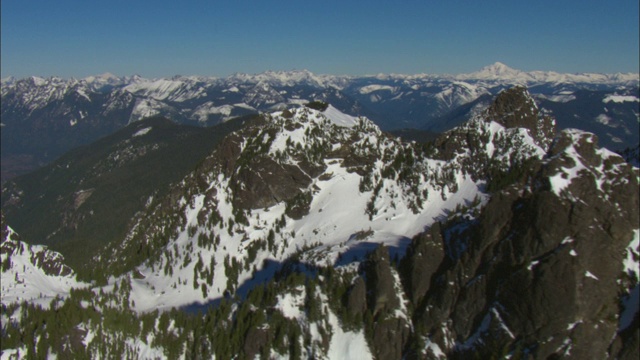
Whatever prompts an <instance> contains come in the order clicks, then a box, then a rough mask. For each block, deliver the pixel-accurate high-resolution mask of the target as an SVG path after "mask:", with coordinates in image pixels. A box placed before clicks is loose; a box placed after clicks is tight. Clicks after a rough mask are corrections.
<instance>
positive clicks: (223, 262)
mask: <svg viewBox="0 0 640 360" xmlns="http://www.w3.org/2000/svg"><path fill="white" fill-rule="evenodd" d="M311 107H312V108H310V107H297V108H290V109H285V110H279V111H276V112H273V113H270V114H265V115H262V116H261V117H259V118H256V119H255V121H252V122H249V123H247V124H245V126H243V127H242V128H241V129H239V130H238V131H236V132H234V133H231V134H229V135H228V136H227V137H225V139H224V140H223V141H222V142H220V143H219V144H218V145H217V146H216V148H215V150H213V151H211V152H210V153H209V154H208V156H207V157H206V158H205V159H203V160H202V161H201V162H200V163H199V164H198V165H197V167H196V168H195V169H194V170H193V171H191V172H190V173H189V174H187V175H186V176H184V177H183V178H182V179H181V180H180V181H178V182H176V183H174V185H173V186H172V187H171V191H170V192H169V193H167V194H166V195H164V196H158V197H154V199H152V200H151V201H149V202H148V203H147V205H146V207H145V209H144V210H143V211H141V212H140V213H139V214H138V215H137V216H136V217H135V218H134V219H133V222H132V225H131V226H130V227H129V231H128V234H127V235H126V237H125V238H123V239H121V242H114V243H113V244H111V245H110V246H107V247H106V248H105V249H104V251H103V252H101V254H100V255H99V256H96V257H92V258H91V259H86V261H87V262H89V263H90V264H91V267H93V269H94V270H95V272H96V273H98V272H105V271H106V273H107V274H108V275H110V276H109V277H108V278H106V279H104V278H103V279H100V280H99V281H98V282H97V283H95V284H94V285H93V286H94V287H93V288H92V289H88V290H81V289H79V290H74V291H72V292H71V294H70V296H69V298H68V299H66V300H64V305H62V306H60V305H55V306H56V309H57V313H59V314H67V313H68V312H69V311H75V312H76V315H75V316H73V317H70V318H72V319H73V320H71V321H70V322H67V321H65V322H60V324H61V325H60V326H64V327H65V328H64V329H65V332H64V333H66V334H69V333H74V334H77V337H78V339H79V340H78V341H77V342H76V343H73V342H69V343H68V344H67V343H65V342H62V343H61V342H60V341H59V340H56V339H58V338H57V337H56V336H53V335H55V334H54V333H53V332H52V331H53V330H52V328H51V327H42V326H35V327H34V328H35V329H36V333H37V334H39V335H40V339H51V341H50V342H49V343H45V345H42V344H43V343H42V340H40V342H38V341H35V342H34V341H30V340H27V341H25V342H24V343H20V342H19V340H18V339H20V332H19V331H18V330H15V329H14V328H12V327H11V326H7V327H6V328H7V329H8V330H7V332H6V333H7V334H8V335H7V340H6V341H5V339H3V347H4V346H7V349H12V350H15V349H20V351H21V352H29V353H32V354H41V353H48V352H49V351H51V352H53V353H56V354H61V355H65V356H72V354H75V355H76V357H77V356H81V355H86V356H89V357H91V356H93V357H95V356H101V357H107V356H118V355H119V356H123V354H127V353H128V354H146V355H144V357H149V358H152V357H158V356H159V357H168V358H175V357H180V356H184V357H196V356H202V357H213V356H216V358H227V357H230V356H232V354H235V355H236V356H238V357H240V358H255V357H256V356H258V355H259V356H261V357H266V358H284V357H293V358H303V357H313V358H334V357H340V356H347V354H353V353H354V352H356V353H357V355H358V356H362V357H365V358H384V359H400V358H431V359H434V358H435V359H442V358H468V357H473V356H477V357H481V358H491V357H504V356H510V357H514V356H515V357H518V356H523V357H533V358H548V357H549V356H552V357H553V356H560V357H574V358H584V357H585V356H590V355H593V354H596V355H597V356H598V357H611V358H617V357H620V358H624V359H627V358H628V359H633V358H634V356H637V338H638V328H637V326H635V325H633V324H637V322H638V312H637V310H635V311H634V309H633V307H632V304H633V301H634V299H635V298H634V296H637V289H638V270H637V259H638V234H639V233H640V232H639V229H638V203H639V196H638V188H639V187H638V179H639V178H640V176H639V173H638V171H639V170H638V168H634V167H632V166H630V165H628V164H626V163H625V162H624V161H623V159H622V158H621V157H620V156H618V155H616V154H614V153H612V152H610V151H608V150H606V149H601V148H598V145H597V137H596V136H594V135H592V134H589V133H586V132H583V131H580V130H569V129H564V130H561V131H560V132H558V133H556V131H557V130H556V129H555V124H554V122H553V120H552V119H551V118H549V117H548V116H547V114H546V113H545V112H544V111H542V109H540V108H538V106H537V105H536V103H535V101H534V99H533V98H532V96H531V94H530V93H529V92H528V91H527V90H526V89H525V88H522V87H515V88H512V89H508V90H505V91H503V92H501V93H500V94H499V95H498V96H497V98H496V99H495V101H494V102H493V103H492V104H491V105H490V106H489V107H488V108H487V109H486V110H483V111H482V112H481V113H480V114H478V115H477V116H475V117H474V118H472V119H471V120H469V121H467V122H465V123H464V124H462V125H460V126H458V127H456V128H454V129H452V130H450V131H448V132H446V133H444V134H442V135H441V136H440V137H439V138H438V139H436V140H435V141H434V142H433V143H428V144H417V143H406V142H401V141H399V140H398V139H396V138H393V137H391V136H389V135H386V134H384V133H383V132H382V131H381V130H380V128H379V127H378V126H376V125H375V124H374V123H373V122H372V121H370V120H368V119H365V118H361V117H353V116H349V115H347V114H341V113H339V112H338V111H337V109H336V108H334V107H331V106H330V105H328V104H324V105H323V104H320V103H316V104H313V105H311ZM143 130H146V128H135V129H132V130H131V134H134V135H135V134H139V136H141V137H145V136H149V135H150V134H152V132H153V130H148V132H145V131H143ZM4 259H5V258H4V254H3V260H4ZM116 260H117V261H116ZM92 275H95V274H92ZM91 277H93V276H90V278H91ZM521 293H524V294H525V295H524V296H521V295H519V294H521ZM3 296H4V293H3ZM5 302H8V301H6V300H5V299H4V298H3V305H4V304H5ZM83 304H84V305H83ZM20 306H22V308H21V309H22V310H21V311H23V313H24V314H25V315H24V316H23V317H22V318H20V319H18V317H17V315H16V313H19V312H18V311H17V309H18V308H20ZM172 308H173V310H172ZM176 308H179V309H181V310H176ZM83 309H84V310H83ZM3 311H5V312H4V313H3V317H2V318H3V326H4V324H5V322H4V321H5V320H4V319H10V320H7V321H9V324H11V321H15V322H16V324H20V321H22V322H23V324H32V323H35V324H40V323H41V322H38V321H39V319H40V318H41V317H43V316H44V317H46V316H49V315H48V314H52V313H53V312H46V310H37V309H33V308H31V307H29V306H28V305H16V304H15V303H11V304H9V305H8V306H7V307H6V308H5V307H4V306H3ZM190 312H191V313H193V314H192V315H190ZM114 319H115V320H114ZM96 324H100V325H99V326H96ZM135 324H138V325H135ZM169 324H171V325H169ZM596 325H597V327H596ZM71 329H76V330H71ZM98 334H99V336H97V335H98ZM23 338H24V337H23ZM118 339H120V340H118ZM124 339H126V341H124ZM85 343H86V344H85ZM5 344H8V345H5ZM21 344H22V345H21ZM49 344H51V345H49ZM114 344H121V346H120V347H118V346H115V347H114V346H113V345H114ZM36 345H38V347H37V348H36ZM30 346H31V347H33V349H31V347H30ZM350 346H352V347H353V351H352V352H345V351H346V350H345V349H347V348H349V347H350ZM41 347H42V350H40V348H41ZM40 351H42V352H40ZM157 354H161V355H157Z"/></svg>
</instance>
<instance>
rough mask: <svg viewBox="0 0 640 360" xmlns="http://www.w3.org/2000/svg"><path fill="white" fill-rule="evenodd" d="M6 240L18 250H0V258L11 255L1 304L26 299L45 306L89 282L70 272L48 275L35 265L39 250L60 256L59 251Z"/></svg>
mask: <svg viewBox="0 0 640 360" xmlns="http://www.w3.org/2000/svg"><path fill="white" fill-rule="evenodd" d="M9 229H10V228H9ZM10 232H12V230H10ZM9 242H11V243H13V244H15V246H17V248H16V249H18V250H16V251H14V252H13V253H11V254H8V253H3V254H2V256H1V257H0V258H1V260H2V261H6V259H7V257H9V255H10V258H11V268H9V269H8V270H6V271H4V272H2V278H1V280H2V281H1V283H2V286H1V287H2V292H1V294H2V295H1V298H2V304H11V303H19V302H22V301H23V300H27V301H31V302H33V303H35V304H39V305H41V306H43V307H45V308H48V307H49V305H50V303H51V300H52V299H54V298H55V297H57V296H60V297H62V298H66V297H67V296H68V295H69V291H70V290H71V288H81V287H85V286H88V284H85V283H81V282H78V281H76V279H75V275H73V274H72V275H67V276H62V275H48V274H46V273H45V272H44V271H43V270H42V269H41V268H40V266H38V265H39V263H38V259H37V256H38V254H40V253H45V255H44V257H45V258H50V259H55V258H61V255H60V254H58V253H55V252H53V251H50V250H48V249H47V248H46V247H45V246H42V245H28V244H25V243H22V242H19V241H14V240H5V242H3V243H2V245H3V246H4V245H6V244H5V243H9ZM20 248H22V250H19V249H20Z"/></svg>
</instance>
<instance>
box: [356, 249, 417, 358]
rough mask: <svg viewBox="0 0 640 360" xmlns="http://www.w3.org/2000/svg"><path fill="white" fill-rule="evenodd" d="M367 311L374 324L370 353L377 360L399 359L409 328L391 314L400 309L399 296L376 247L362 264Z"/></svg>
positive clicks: (382, 252)
mask: <svg viewBox="0 0 640 360" xmlns="http://www.w3.org/2000/svg"><path fill="white" fill-rule="evenodd" d="M365 273H366V279H367V294H368V308H369V309H370V311H371V316H372V317H373V319H374V321H375V324H374V325H373V329H372V333H373V334H372V336H373V344H372V345H373V349H372V350H373V352H374V354H375V356H376V358H377V359H401V358H402V352H403V349H404V347H405V345H406V343H407V340H408V339H409V335H410V327H409V324H408V323H407V320H406V319H403V318H399V317H397V316H396V315H395V312H396V311H397V309H398V308H399V307H400V301H401V298H400V294H398V293H397V291H396V287H395V278H394V276H393V274H392V270H391V263H390V260H389V252H388V250H387V248H386V247H382V246H381V247H378V248H377V249H376V250H375V251H374V252H373V253H372V254H371V255H370V256H369V259H368V260H367V262H366V264H365Z"/></svg>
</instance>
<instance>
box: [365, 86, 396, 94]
mask: <svg viewBox="0 0 640 360" xmlns="http://www.w3.org/2000/svg"><path fill="white" fill-rule="evenodd" d="M381 90H385V91H391V92H393V91H394V88H393V86H389V85H377V84H373V85H366V86H363V87H361V88H360V90H358V92H359V93H360V94H362V95H365V94H369V93H372V92H374V91H381Z"/></svg>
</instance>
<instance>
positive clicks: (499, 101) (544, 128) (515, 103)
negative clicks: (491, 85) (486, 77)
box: [485, 86, 556, 149]
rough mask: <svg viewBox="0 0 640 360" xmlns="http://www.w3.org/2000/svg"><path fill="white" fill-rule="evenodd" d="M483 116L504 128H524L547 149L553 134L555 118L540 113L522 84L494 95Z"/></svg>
mask: <svg viewBox="0 0 640 360" xmlns="http://www.w3.org/2000/svg"><path fill="white" fill-rule="evenodd" d="M485 117H486V119H487V120H488V121H495V122H497V123H499V124H500V125H502V126H504V127H506V128H525V129H527V130H528V131H529V134H530V135H531V136H532V137H533V139H534V140H535V141H536V144H537V145H539V146H540V147H542V148H543V149H547V148H548V147H549V144H551V141H552V139H553V137H554V135H555V131H556V130H555V120H553V119H552V118H550V117H548V116H544V115H542V114H541V113H540V111H539V109H538V106H537V105H536V103H535V101H534V100H533V98H532V97H531V95H530V94H529V91H528V90H527V89H526V88H525V87H523V86H516V87H513V88H510V89H508V90H505V91H503V92H501V93H500V94H498V96H496V99H495V100H494V102H493V103H492V104H491V106H489V109H487V111H486V114H485Z"/></svg>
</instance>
